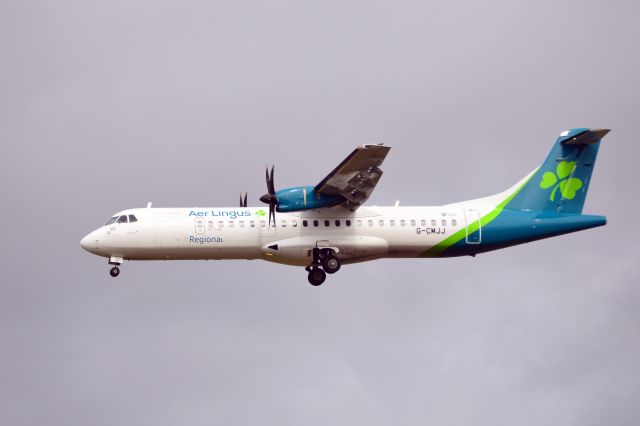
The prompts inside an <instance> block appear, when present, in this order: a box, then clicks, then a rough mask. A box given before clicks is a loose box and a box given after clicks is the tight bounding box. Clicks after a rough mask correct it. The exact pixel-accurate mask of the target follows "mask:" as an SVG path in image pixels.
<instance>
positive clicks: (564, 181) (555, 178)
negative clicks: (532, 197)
mask: <svg viewBox="0 0 640 426" xmlns="http://www.w3.org/2000/svg"><path fill="white" fill-rule="evenodd" d="M575 168H576V163H575V161H561V162H560V163H558V167H556V173H553V172H546V173H545V174H544V175H542V180H541V181H540V188H542V189H547V188H551V187H552V186H553V190H552V191H551V195H550V196H549V199H550V200H551V201H555V199H556V191H557V190H558V189H560V193H561V194H562V197H563V198H566V199H567V200H573V198H574V197H575V196H576V191H577V190H578V189H580V188H582V181H581V180H580V179H578V178H569V175H571V172H573V170H574V169H575ZM554 185H555V186H554Z"/></svg>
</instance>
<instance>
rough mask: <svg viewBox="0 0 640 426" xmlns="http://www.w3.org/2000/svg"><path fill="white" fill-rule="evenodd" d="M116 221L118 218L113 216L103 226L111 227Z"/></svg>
mask: <svg viewBox="0 0 640 426" xmlns="http://www.w3.org/2000/svg"><path fill="white" fill-rule="evenodd" d="M116 220H118V216H114V217H112V218H111V219H109V220H108V221H107V223H105V224H104V226H107V225H111V224H112V223H115V222H116Z"/></svg>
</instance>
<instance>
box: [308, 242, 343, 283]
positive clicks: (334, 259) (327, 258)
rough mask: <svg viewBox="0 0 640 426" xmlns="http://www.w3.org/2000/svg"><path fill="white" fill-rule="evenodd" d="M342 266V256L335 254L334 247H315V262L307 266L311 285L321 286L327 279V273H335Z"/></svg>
mask: <svg viewBox="0 0 640 426" xmlns="http://www.w3.org/2000/svg"><path fill="white" fill-rule="evenodd" d="M341 266H342V262H341V261H340V258H339V257H338V256H336V255H335V252H334V251H333V250H332V249H330V248H324V249H320V248H314V249H313V263H312V264H311V266H307V267H306V268H305V270H306V271H307V272H309V276H308V277H307V279H308V280H309V283H310V284H311V285H313V286H319V285H320V284H322V283H323V282H324V281H325V280H326V279H327V274H335V273H336V272H338V271H339V270H340V267H341ZM320 267H322V268H320Z"/></svg>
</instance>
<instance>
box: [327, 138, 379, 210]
mask: <svg viewBox="0 0 640 426" xmlns="http://www.w3.org/2000/svg"><path fill="white" fill-rule="evenodd" d="M390 149H391V147H389V146H384V145H382V144H380V145H360V146H358V147H357V148H356V149H355V150H354V151H353V152H352V153H351V154H349V156H348V157H347V158H345V159H344V161H342V163H340V165H339V166H338V167H336V168H335V169H334V170H333V171H332V172H331V173H329V174H328V175H327V177H325V178H324V179H322V181H321V182H320V183H319V184H317V185H316V186H315V188H314V190H315V192H316V193H317V194H321V195H341V196H342V197H344V198H345V201H344V202H343V203H342V206H344V207H346V208H348V209H350V210H351V211H354V210H356V209H357V208H358V207H360V206H361V205H362V204H364V202H365V201H367V199H368V198H369V196H370V195H371V192H373V188H375V186H376V184H377V183H378V180H380V176H382V170H380V165H381V164H382V162H383V161H384V159H385V157H386V156H387V153H388V152H389V150H390Z"/></svg>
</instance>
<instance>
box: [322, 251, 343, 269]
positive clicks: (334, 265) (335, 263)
mask: <svg viewBox="0 0 640 426" xmlns="http://www.w3.org/2000/svg"><path fill="white" fill-rule="evenodd" d="M341 266H342V262H340V259H338V258H337V257H336V256H334V255H330V256H327V257H325V258H324V259H322V269H324V271H325V272H326V273H327V274H335V273H336V272H338V271H339V270H340V267H341Z"/></svg>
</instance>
